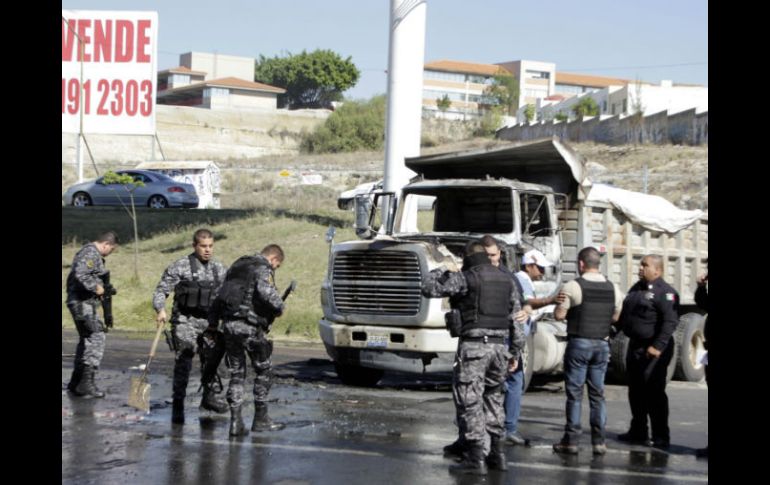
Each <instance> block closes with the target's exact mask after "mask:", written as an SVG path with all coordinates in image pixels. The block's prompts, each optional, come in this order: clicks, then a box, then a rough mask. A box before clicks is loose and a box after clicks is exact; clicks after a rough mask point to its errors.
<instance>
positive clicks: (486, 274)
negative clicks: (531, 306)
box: [458, 253, 513, 332]
mask: <svg viewBox="0 0 770 485" xmlns="http://www.w3.org/2000/svg"><path fill="white" fill-rule="evenodd" d="M477 254H480V255H482V256H483V257H484V259H487V255H486V253H477ZM475 256H476V255H475V254H474V255H472V256H471V257H470V258H468V261H469V262H471V263H474V262H475V263H476V264H475V265H473V266H472V267H471V268H470V269H468V270H466V271H463V275H465V280H466V282H467V283H468V292H467V294H466V295H465V296H463V297H461V298H460V299H459V302H458V308H459V310H460V315H461V316H462V320H463V327H462V331H463V332H465V331H467V330H470V329H472V328H489V329H501V330H507V329H508V328H509V327H510V314H511V291H512V290H513V281H511V276H510V275H507V274H505V273H503V272H502V271H500V270H499V269H497V268H496V267H494V266H492V265H491V264H489V263H488V259H487V262H486V263H484V262H483V261H482V259H481V258H480V257H475Z"/></svg>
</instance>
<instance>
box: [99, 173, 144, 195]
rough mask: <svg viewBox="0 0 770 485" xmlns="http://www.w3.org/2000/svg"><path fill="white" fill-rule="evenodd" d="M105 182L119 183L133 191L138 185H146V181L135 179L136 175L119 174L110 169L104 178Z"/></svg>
mask: <svg viewBox="0 0 770 485" xmlns="http://www.w3.org/2000/svg"><path fill="white" fill-rule="evenodd" d="M102 180H103V181H104V183H105V184H119V185H123V186H124V187H125V188H126V190H127V191H129V192H133V191H134V190H135V189H136V188H137V187H144V182H142V181H141V180H134V177H132V176H130V175H128V174H127V173H121V174H117V173H115V172H113V171H112V170H110V171H109V172H107V173H105V174H104V179H102Z"/></svg>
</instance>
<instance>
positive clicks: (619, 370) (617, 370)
mask: <svg viewBox="0 0 770 485" xmlns="http://www.w3.org/2000/svg"><path fill="white" fill-rule="evenodd" d="M627 352H628V337H626V334H624V333H623V332H618V333H617V334H616V335H615V337H614V338H612V339H610V363H609V365H608V366H607V375H606V376H605V381H606V382H611V383H613V384H628V378H627V377H626V353H627Z"/></svg>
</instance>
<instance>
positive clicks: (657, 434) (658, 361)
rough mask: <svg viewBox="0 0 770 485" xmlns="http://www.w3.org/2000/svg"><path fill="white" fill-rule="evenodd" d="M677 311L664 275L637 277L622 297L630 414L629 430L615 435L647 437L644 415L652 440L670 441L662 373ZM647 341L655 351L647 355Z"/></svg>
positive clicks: (630, 438) (665, 443)
mask: <svg viewBox="0 0 770 485" xmlns="http://www.w3.org/2000/svg"><path fill="white" fill-rule="evenodd" d="M678 310H679V294H678V293H677V292H676V290H675V289H674V288H672V287H671V286H670V285H669V284H668V283H666V282H665V281H664V280H663V278H657V279H655V280H654V281H652V282H649V283H648V282H646V281H645V280H640V281H639V282H638V283H636V284H635V285H634V286H632V287H631V289H630V290H629V292H628V295H627V296H626V299H625V300H624V301H623V310H622V312H621V314H620V323H621V325H622V328H623V332H624V333H625V334H626V335H627V336H628V337H629V339H630V341H629V344H628V353H627V354H626V371H627V373H628V400H629V403H630V405H631V416H632V419H631V428H630V430H629V432H628V433H625V434H624V435H620V437H619V438H620V439H621V440H622V441H638V442H646V441H647V437H648V435H647V430H648V428H647V416H649V417H650V424H651V426H652V441H653V445H654V446H659V447H667V446H668V445H669V442H670V434H669V428H668V397H667V396H666V373H667V369H668V364H669V363H670V362H671V358H672V357H673V355H674V345H675V344H674V340H673V338H672V335H673V334H674V331H675V330H676V327H677V325H678V324H679V316H678ZM649 346H653V347H655V348H656V349H657V350H659V351H660V352H661V354H660V356H659V357H657V358H654V359H653V358H650V357H648V356H647V348H648V347H649Z"/></svg>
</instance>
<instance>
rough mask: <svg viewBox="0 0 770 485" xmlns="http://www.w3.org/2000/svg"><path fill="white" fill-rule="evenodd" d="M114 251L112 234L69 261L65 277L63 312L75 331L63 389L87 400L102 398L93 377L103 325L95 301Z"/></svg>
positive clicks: (101, 352)
mask: <svg viewBox="0 0 770 485" xmlns="http://www.w3.org/2000/svg"><path fill="white" fill-rule="evenodd" d="M117 247H118V236H117V234H115V233H114V232H112V231H108V232H105V233H104V234H101V235H100V236H99V237H98V238H97V239H96V241H93V242H90V243H88V244H86V245H84V246H83V247H82V248H80V250H79V251H78V252H77V254H75V258H74V259H73V260H72V269H70V272H69V275H67V308H68V309H69V311H70V313H71V314H72V319H73V320H74V321H75V328H76V329H77V331H78V337H79V340H78V346H77V349H76V350H75V368H74V369H73V370H72V377H71V378H70V382H69V384H67V389H68V390H69V391H70V392H71V393H73V394H74V395H76V396H81V397H84V398H87V399H90V398H94V397H104V393H103V392H102V391H101V390H99V388H97V387H96V383H95V382H94V377H95V376H96V371H97V370H98V369H99V364H100V363H101V361H102V356H103V355H104V342H105V335H104V322H102V320H101V319H100V318H99V315H98V314H97V306H98V305H99V299H100V298H102V297H103V295H104V290H105V289H104V286H105V282H104V279H105V275H106V274H107V273H108V272H107V270H106V269H105V267H104V258H106V257H107V256H109V255H110V254H112V252H113V251H114V250H115V249H116V248H117Z"/></svg>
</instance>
